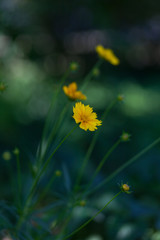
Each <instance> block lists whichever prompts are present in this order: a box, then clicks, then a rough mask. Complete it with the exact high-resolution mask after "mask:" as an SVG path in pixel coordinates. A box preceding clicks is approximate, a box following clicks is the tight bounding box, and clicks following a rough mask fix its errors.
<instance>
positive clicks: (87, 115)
mask: <svg viewBox="0 0 160 240" xmlns="http://www.w3.org/2000/svg"><path fill="white" fill-rule="evenodd" d="M73 113H74V114H73V118H74V120H75V122H76V123H80V125H79V127H80V128H82V129H83V130H85V131H87V130H90V131H95V130H96V129H97V126H100V125H102V121H100V120H98V119H97V114H96V113H95V112H93V109H92V108H91V107H90V106H89V105H87V106H85V105H84V104H83V103H81V102H78V103H76V104H75V107H73Z"/></svg>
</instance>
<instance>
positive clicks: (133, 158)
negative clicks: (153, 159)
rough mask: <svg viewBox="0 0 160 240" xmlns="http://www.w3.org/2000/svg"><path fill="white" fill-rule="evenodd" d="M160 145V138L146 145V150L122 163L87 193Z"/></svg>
mask: <svg viewBox="0 0 160 240" xmlns="http://www.w3.org/2000/svg"><path fill="white" fill-rule="evenodd" d="M158 143H160V138H157V139H156V140H155V141H154V142H153V143H151V144H150V145H148V146H147V147H146V148H144V149H143V150H142V151H141V152H139V153H137V154H136V155H135V156H134V157H132V158H130V159H129V160H128V161H127V162H126V163H124V164H123V165H122V166H121V167H119V168H118V169H117V170H115V171H114V172H113V173H112V174H110V175H109V176H108V177H107V178H106V179H105V180H104V181H103V182H101V183H100V184H99V185H98V186H97V187H95V188H94V189H92V190H91V191H89V192H88V193H91V192H94V191H96V190H97V189H98V188H100V187H102V186H103V185H105V184H106V183H107V182H109V181H110V180H112V179H113V178H114V177H115V176H116V175H117V174H118V173H120V172H121V171H123V170H124V169H125V168H127V167H128V166H129V165H131V164H132V163H134V162H135V161H136V160H137V159H138V158H140V157H141V156H142V155H144V154H145V153H147V152H148V151H149V150H150V149H151V148H153V147H154V146H155V145H157V144H158Z"/></svg>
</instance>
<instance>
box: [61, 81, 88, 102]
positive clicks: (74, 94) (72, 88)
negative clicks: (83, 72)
mask: <svg viewBox="0 0 160 240" xmlns="http://www.w3.org/2000/svg"><path fill="white" fill-rule="evenodd" d="M63 91H64V93H65V94H66V95H67V97H69V98H70V99H71V100H86V96H85V95H83V94H82V92H81V91H77V84H76V83H75V82H73V83H71V84H69V85H68V87H67V86H63Z"/></svg>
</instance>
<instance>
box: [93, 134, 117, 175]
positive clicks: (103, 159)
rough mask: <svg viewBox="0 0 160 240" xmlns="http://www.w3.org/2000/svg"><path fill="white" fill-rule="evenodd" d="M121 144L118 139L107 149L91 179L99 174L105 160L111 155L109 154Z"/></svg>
mask: <svg viewBox="0 0 160 240" xmlns="http://www.w3.org/2000/svg"><path fill="white" fill-rule="evenodd" d="M120 143H121V139H118V141H117V142H115V144H114V145H113V146H112V147H111V148H110V149H109V151H108V152H107V153H106V154H105V155H104V157H103V158H102V160H101V161H100V163H99V165H98V167H97V168H96V171H95V174H94V175H93V178H95V177H96V176H97V174H98V173H99V171H100V170H101V168H102V167H103V165H104V163H105V161H106V160H107V158H108V157H109V156H110V155H111V153H112V152H113V151H114V150H115V149H116V147H118V145H119V144H120Z"/></svg>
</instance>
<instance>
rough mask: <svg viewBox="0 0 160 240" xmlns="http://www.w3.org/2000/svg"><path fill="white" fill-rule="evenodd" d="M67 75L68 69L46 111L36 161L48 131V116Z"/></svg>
mask: <svg viewBox="0 0 160 240" xmlns="http://www.w3.org/2000/svg"><path fill="white" fill-rule="evenodd" d="M69 73H70V69H68V70H67V71H66V73H65V74H64V75H63V77H62V78H61V80H60V84H59V86H58V88H57V91H56V93H55V94H54V95H53V97H52V101H51V105H50V107H49V111H48V114H47V117H46V120H45V124H44V128H43V133H42V138H41V142H40V146H39V150H38V159H40V157H41V151H42V143H43V140H44V138H45V136H46V133H47V131H48V126H49V120H50V116H51V113H52V109H53V107H54V105H55V102H56V99H57V97H58V94H59V92H60V90H61V88H62V85H63V84H64V82H65V80H66V78H67V77H68V75H69Z"/></svg>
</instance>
